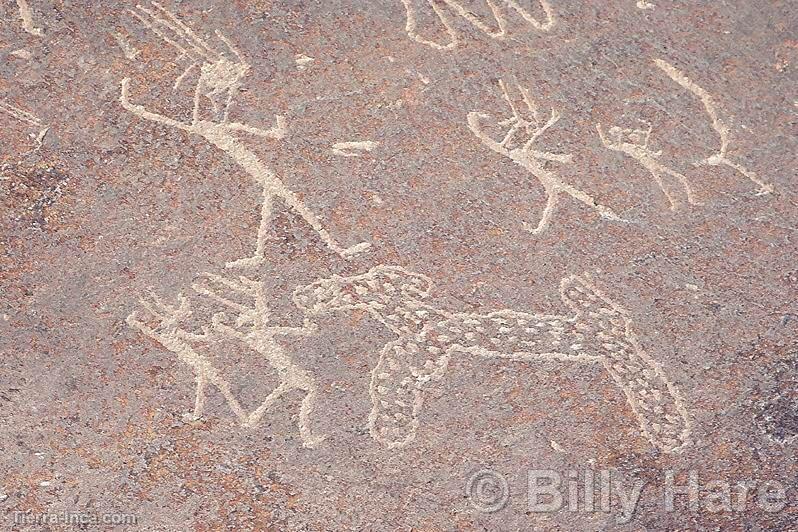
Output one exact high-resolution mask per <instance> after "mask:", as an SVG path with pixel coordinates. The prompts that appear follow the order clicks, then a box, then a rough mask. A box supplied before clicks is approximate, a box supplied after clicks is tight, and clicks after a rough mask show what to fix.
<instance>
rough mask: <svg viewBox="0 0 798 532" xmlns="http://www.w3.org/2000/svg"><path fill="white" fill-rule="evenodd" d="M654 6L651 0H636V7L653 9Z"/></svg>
mask: <svg viewBox="0 0 798 532" xmlns="http://www.w3.org/2000/svg"><path fill="white" fill-rule="evenodd" d="M655 7H657V6H655V5H654V4H652V3H651V2H646V0H637V9H654V8H655Z"/></svg>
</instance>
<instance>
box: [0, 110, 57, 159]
mask: <svg viewBox="0 0 798 532" xmlns="http://www.w3.org/2000/svg"><path fill="white" fill-rule="evenodd" d="M0 113H3V114H6V115H8V116H10V117H11V118H13V119H14V120H16V121H17V122H21V123H23V124H26V125H29V126H31V127H33V128H34V129H35V132H34V133H31V134H30V135H29V136H30V138H31V140H33V142H34V143H35V147H34V148H33V150H31V151H29V152H28V153H27V154H30V153H34V152H36V151H38V150H39V149H40V148H41V147H42V143H43V142H44V137H45V135H47V132H48V131H49V130H50V126H48V125H45V124H43V123H42V121H41V120H40V119H39V118H38V117H36V116H34V115H33V114H31V113H29V112H27V111H25V110H24V109H21V108H19V107H17V106H16V105H13V104H11V103H9V102H8V101H7V100H3V99H0ZM27 154H25V155H27Z"/></svg>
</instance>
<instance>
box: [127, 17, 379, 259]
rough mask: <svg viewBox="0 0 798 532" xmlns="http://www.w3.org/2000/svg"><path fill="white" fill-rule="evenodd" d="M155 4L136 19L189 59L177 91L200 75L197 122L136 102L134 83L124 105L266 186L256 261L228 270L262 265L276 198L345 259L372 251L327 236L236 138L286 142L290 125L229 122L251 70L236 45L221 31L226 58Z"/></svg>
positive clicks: (195, 107) (194, 117) (194, 112)
mask: <svg viewBox="0 0 798 532" xmlns="http://www.w3.org/2000/svg"><path fill="white" fill-rule="evenodd" d="M152 5H153V9H149V8H146V7H143V6H137V9H138V12H136V11H133V14H134V15H135V16H136V18H138V19H139V20H140V21H141V22H142V23H143V24H144V25H145V26H146V27H147V28H149V29H150V30H151V31H152V32H153V33H155V34H156V35H157V36H158V37H160V38H161V39H163V41H164V42H166V43H167V44H169V45H170V46H172V47H173V48H175V49H176V50H177V51H178V52H180V56H179V57H178V59H181V58H183V57H186V58H188V59H189V60H190V64H189V66H188V67H186V69H185V70H184V71H183V73H182V74H181V75H180V76H179V77H178V78H177V80H176V81H175V85H174V86H175V88H178V87H179V86H180V84H181V83H182V82H183V81H184V80H185V79H186V78H187V77H188V75H189V74H190V73H191V72H192V71H194V70H199V77H198V79H197V82H196V86H195V88H194V105H193V109H192V119H191V122H181V121H179V120H175V119H173V118H169V117H167V116H164V115H161V114H158V113H155V112H152V111H148V110H147V109H146V108H144V107H143V106H142V105H138V104H134V103H132V102H131V101H130V95H129V91H130V79H129V78H125V79H123V80H122V92H121V95H120V103H121V105H122V107H124V108H125V109H126V110H128V111H129V112H131V113H133V114H134V115H136V116H138V117H140V118H142V119H144V120H150V121H152V122H157V123H159V124H163V125H166V126H170V127H174V128H177V129H181V130H183V131H186V132H188V133H191V134H195V135H199V136H200V137H202V138H204V139H205V140H207V141H208V142H210V143H211V144H213V145H214V146H216V147H217V148H219V149H220V150H222V151H224V152H225V153H227V154H228V155H229V156H230V157H232V158H233V160H235V162H236V163H238V165H239V166H241V167H242V168H243V169H244V170H245V171H246V172H247V173H248V174H249V175H250V176H251V177H252V178H253V179H254V180H255V182H256V183H258V184H259V185H260V186H262V187H263V189H262V190H263V204H262V208H261V221H260V228H259V230H258V237H257V243H256V248H255V254H254V256H253V257H249V258H246V259H241V260H238V261H235V262H232V263H230V264H228V266H254V265H257V264H260V263H261V262H262V261H263V249H264V246H265V242H266V239H267V238H268V235H269V233H270V230H271V220H272V214H273V213H272V208H273V204H274V200H275V198H279V199H281V200H282V201H283V202H284V203H285V204H286V205H287V206H288V207H289V208H291V210H293V211H294V212H296V213H297V214H299V215H300V216H301V217H302V218H303V219H304V220H305V221H306V222H307V223H308V225H310V226H311V227H312V228H313V229H314V230H315V232H316V233H317V234H318V235H319V237H321V239H322V241H323V242H324V243H325V244H326V245H327V246H328V247H329V248H330V249H332V250H333V251H335V252H336V253H338V254H339V255H341V256H342V257H350V256H352V255H354V254H357V253H360V252H362V251H365V250H366V249H368V248H369V247H370V246H369V244H368V243H366V242H362V243H360V244H356V245H354V246H351V247H348V248H345V247H343V246H341V245H340V244H339V243H338V242H337V241H336V240H335V239H334V238H333V237H332V236H331V235H330V234H329V233H328V232H327V230H326V229H325V228H324V226H323V225H322V223H321V221H320V220H319V218H318V217H317V216H316V215H315V214H314V213H313V211H311V210H310V209H309V208H308V207H306V206H305V203H304V202H303V201H302V200H301V199H300V198H299V196H297V195H296V194H295V193H294V192H293V191H291V190H289V189H288V188H287V187H286V186H285V184H283V182H282V181H281V180H280V178H279V177H277V175H275V173H274V172H273V171H272V170H271V169H270V168H269V167H267V166H266V165H265V164H264V163H263V162H262V161H261V160H260V159H259V158H258V156H257V155H255V153H253V152H252V151H251V150H249V149H248V148H247V147H246V146H245V145H244V144H242V143H241V141H240V140H239V139H238V138H236V136H235V134H236V133H247V134H250V135H255V136H258V137H262V138H269V139H278V140H279V139H282V138H284V137H285V135H286V126H285V120H284V119H283V117H282V116H277V117H276V125H275V126H274V127H272V128H271V129H269V130H262V129H258V128H255V127H252V126H250V125H246V124H241V123H238V122H230V121H229V120H228V115H229V110H230V107H231V105H232V102H233V98H234V96H235V94H236V93H237V91H238V88H239V86H240V84H241V79H242V78H243V77H244V76H245V75H246V74H247V72H248V71H249V69H250V66H249V65H248V64H247V63H246V62H244V60H243V59H242V57H241V54H240V53H239V52H238V50H236V48H235V47H234V46H233V45H232V43H231V42H230V41H229V40H228V39H227V38H226V37H225V36H224V35H222V34H221V33H220V32H218V31H216V32H215V33H216V36H217V38H218V39H219V40H220V41H221V42H222V43H223V44H224V45H225V46H226V48H227V49H228V51H229V52H228V53H227V54H223V53H221V52H219V51H217V50H215V49H214V48H212V47H211V46H210V45H209V44H208V43H207V42H206V41H204V40H203V39H200V38H199V37H198V36H197V34H196V33H195V32H194V31H193V30H192V29H191V28H189V27H188V26H187V25H186V24H185V23H183V22H181V21H180V20H179V19H178V18H177V17H176V16H175V15H174V14H173V13H171V12H170V11H168V10H167V9H166V8H164V7H163V6H161V5H160V4H158V3H156V2H153V3H152ZM205 100H208V101H210V103H211V108H212V109H211V112H210V113H209V117H206V115H207V114H208V113H204V112H203V109H202V103H203V102H204V101H205Z"/></svg>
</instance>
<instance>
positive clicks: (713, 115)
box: [654, 59, 774, 195]
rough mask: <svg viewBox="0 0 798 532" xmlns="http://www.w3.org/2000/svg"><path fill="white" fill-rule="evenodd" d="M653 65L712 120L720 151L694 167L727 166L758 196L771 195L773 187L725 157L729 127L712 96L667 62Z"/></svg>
mask: <svg viewBox="0 0 798 532" xmlns="http://www.w3.org/2000/svg"><path fill="white" fill-rule="evenodd" d="M654 64H655V65H657V67H658V68H659V69H660V70H662V71H663V72H665V74H667V75H668V77H669V78H671V79H672V80H673V81H675V82H676V83H678V84H679V85H680V86H682V87H683V88H685V89H687V90H688V91H690V92H691V93H693V94H694V95H695V96H696V97H697V98H698V99H699V100H701V103H702V104H703V105H704V110H705V111H706V113H707V115H709V118H710V119H711V120H712V129H714V130H715V132H716V133H717V134H718V137H719V139H720V149H719V150H718V153H716V154H715V155H712V156H711V157H709V158H707V159H705V160H703V161H699V162H697V163H695V164H696V166H703V165H708V166H721V165H723V166H728V167H729V168H732V169H733V170H735V171H737V172H739V173H740V174H741V175H743V176H745V177H747V178H748V179H749V180H751V182H752V183H754V184H756V185H757V186H759V190H758V191H757V194H758V195H762V194H770V193H772V192H773V190H774V189H773V185H771V184H769V183H766V182H765V181H763V180H762V179H760V178H759V177H758V176H757V175H756V174H755V173H754V172H751V171H749V170H747V169H746V168H745V167H743V166H742V165H740V164H738V163H735V162H734V161H731V160H729V158H728V157H727V152H728V149H729V142H730V139H729V137H730V136H731V126H730V125H729V124H727V123H726V122H724V121H723V119H722V118H721V117H720V114H719V113H718V110H717V108H716V105H715V101H714V99H713V98H712V96H711V95H710V94H709V93H708V92H707V91H706V90H704V89H703V88H701V87H699V86H698V85H697V84H695V83H694V82H692V81H691V80H690V79H689V78H688V77H687V76H685V75H684V73H683V72H682V71H681V70H679V69H677V68H676V67H674V66H673V65H671V64H670V63H668V62H667V61H664V60H662V59H654Z"/></svg>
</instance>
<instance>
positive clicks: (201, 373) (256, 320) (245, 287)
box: [127, 274, 324, 447]
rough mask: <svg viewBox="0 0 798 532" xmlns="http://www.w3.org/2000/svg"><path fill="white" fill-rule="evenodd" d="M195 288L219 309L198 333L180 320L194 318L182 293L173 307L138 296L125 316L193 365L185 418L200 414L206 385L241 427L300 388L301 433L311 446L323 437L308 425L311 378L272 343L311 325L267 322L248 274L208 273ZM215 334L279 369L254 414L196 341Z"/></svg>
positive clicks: (262, 299)
mask: <svg viewBox="0 0 798 532" xmlns="http://www.w3.org/2000/svg"><path fill="white" fill-rule="evenodd" d="M192 289H193V292H194V293H195V294H196V295H198V296H200V297H203V298H206V300H207V301H210V302H213V303H214V304H215V305H217V306H219V307H220V308H221V309H223V310H222V311H220V312H216V313H215V314H214V315H213V317H212V319H211V323H207V324H204V325H203V326H202V327H201V332H200V333H195V332H191V331H187V330H185V329H184V328H181V323H185V322H186V320H188V319H190V318H191V317H192V308H191V303H190V300H189V298H188V297H186V296H184V295H182V294H180V295H178V298H177V305H170V304H168V303H165V302H164V301H163V300H161V298H159V297H158V296H157V295H156V294H154V293H149V294H148V295H147V296H145V297H142V298H141V299H140V302H141V306H142V307H143V308H142V309H141V310H140V311H138V312H133V313H131V314H130V315H129V316H128V318H127V323H128V325H129V326H130V327H132V328H134V329H136V330H138V331H140V332H142V333H143V334H145V335H147V336H149V337H150V338H152V339H153V340H155V341H157V342H158V343H160V344H161V345H162V346H164V347H165V348H166V349H168V350H169V351H171V352H172V353H174V354H175V355H176V356H177V358H178V359H179V360H180V361H181V362H183V363H185V364H187V365H188V366H190V367H191V369H192V371H193V372H194V376H195V379H196V394H195V403H194V410H193V412H192V413H190V414H186V415H185V416H184V418H185V419H186V421H198V420H200V419H201V418H202V416H203V409H204V406H205V397H206V393H207V386H208V385H209V384H210V385H212V386H215V387H216V388H217V389H218V390H219V391H220V392H221V394H222V396H223V397H224V398H225V400H226V402H227V404H228V406H229V407H230V409H231V410H232V411H233V413H234V414H235V416H236V418H237V419H238V422H239V423H240V425H241V426H244V427H254V426H256V425H257V424H258V422H259V421H260V420H261V419H262V417H263V415H264V414H265V413H266V412H267V411H268V410H269V409H270V408H271V407H272V406H273V405H274V404H275V403H276V402H277V401H278V400H279V399H280V398H282V397H283V396H285V395H286V394H287V393H289V392H292V391H295V390H298V391H301V392H302V393H304V397H303V399H302V404H301V407H300V409H299V422H298V425H299V434H300V437H301V439H302V443H303V445H304V446H305V447H314V446H316V445H318V444H319V443H320V442H321V441H322V440H323V439H324V437H323V436H320V435H317V434H314V433H313V431H312V430H311V428H310V416H311V414H312V412H313V410H314V406H315V402H316V394H317V386H316V381H315V379H314V378H313V376H312V375H311V374H310V373H308V372H307V371H305V370H304V369H302V368H301V367H300V366H298V365H297V364H296V363H295V362H294V361H293V359H292V357H291V355H290V354H289V353H288V352H286V350H285V349H284V348H283V347H282V346H281V345H280V344H279V343H277V341H275V337H276V336H280V335H283V336H286V335H287V336H306V335H309V334H311V333H312V332H313V331H315V326H313V325H312V324H310V323H309V322H307V321H306V322H305V325H304V326H303V327H275V326H271V325H270V324H269V308H268V304H267V301H266V295H265V293H264V290H263V285H262V283H260V282H257V281H254V280H252V279H250V278H247V277H244V276H239V277H237V278H228V277H222V276H218V275H213V274H207V275H206V276H205V277H204V278H203V279H202V280H200V281H198V282H196V283H194V284H193V285H192ZM214 337H226V338H230V339H234V340H237V341H240V342H241V343H242V344H243V345H245V346H247V347H248V348H249V349H251V350H252V351H254V352H256V353H258V354H259V355H261V356H263V357H265V358H266V360H267V361H268V362H269V364H270V365H271V366H272V367H273V368H274V370H275V371H276V372H277V377H278V379H279V384H278V386H277V388H275V389H274V390H273V391H272V392H271V393H270V394H269V395H268V396H267V397H266V398H265V399H264V400H263V401H262V402H261V403H260V405H258V406H257V408H255V410H253V411H252V412H249V413H247V412H246V411H245V410H244V408H243V407H242V406H241V404H240V403H239V401H238V400H237V399H236V397H235V396H234V394H233V392H232V391H231V388H230V384H229V382H228V381H227V380H225V379H224V378H223V377H222V375H221V374H220V373H219V371H218V370H217V369H216V368H215V367H214V365H213V363H212V361H211V359H210V358H209V357H208V356H206V355H205V354H203V352H202V349H201V348H200V344H203V343H207V342H209V341H212V340H213V339H214Z"/></svg>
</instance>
